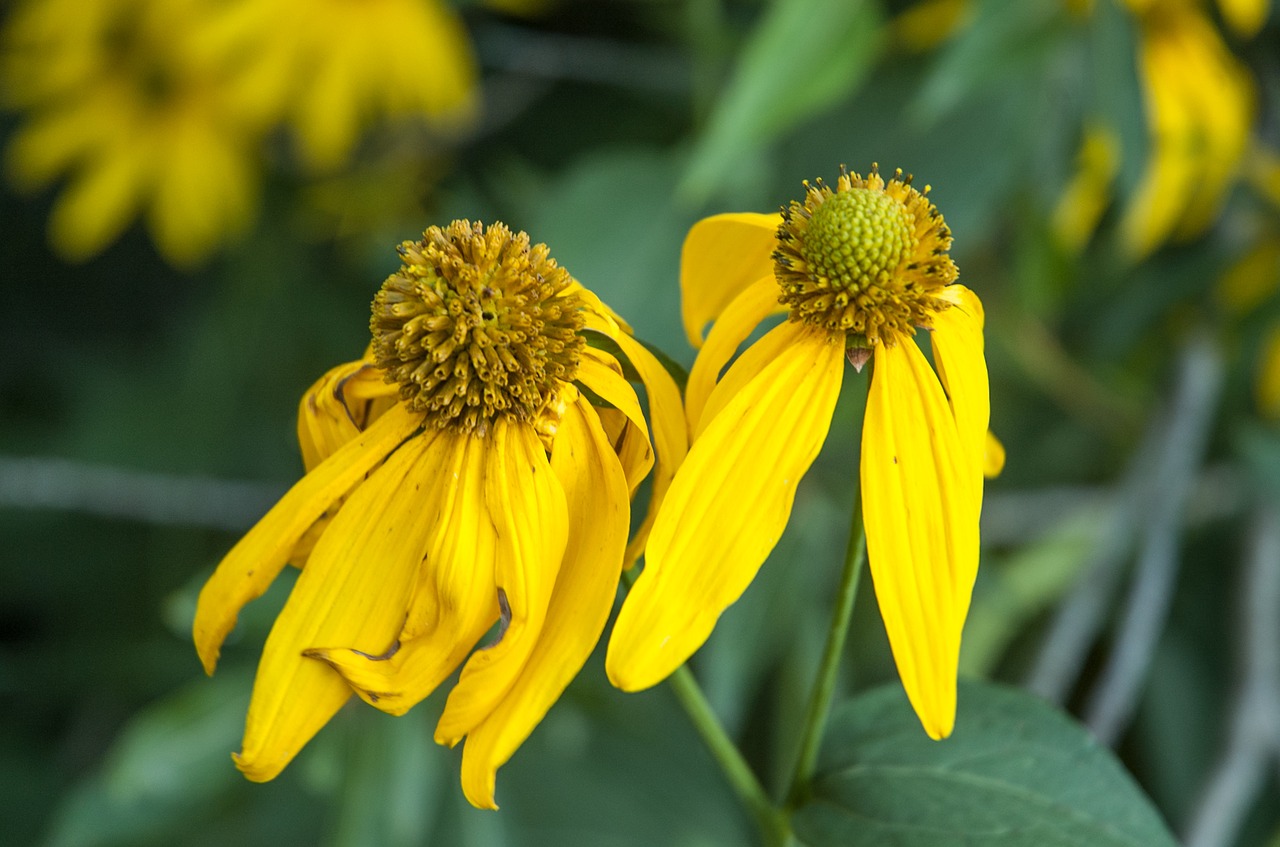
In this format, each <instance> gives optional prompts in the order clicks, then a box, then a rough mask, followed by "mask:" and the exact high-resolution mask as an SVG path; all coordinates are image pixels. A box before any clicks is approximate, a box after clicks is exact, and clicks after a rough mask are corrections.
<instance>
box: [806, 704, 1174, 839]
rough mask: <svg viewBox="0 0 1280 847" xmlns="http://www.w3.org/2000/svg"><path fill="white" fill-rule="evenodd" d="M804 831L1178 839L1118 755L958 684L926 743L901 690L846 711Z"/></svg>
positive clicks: (1050, 714) (1041, 707)
mask: <svg viewBox="0 0 1280 847" xmlns="http://www.w3.org/2000/svg"><path fill="white" fill-rule="evenodd" d="M795 828H796V833H797V835H798V836H799V837H800V838H801V839H802V840H803V841H804V842H805V843H806V844H810V845H813V847H825V845H841V847H860V845H868V847H869V846H870V845H876V847H886V846H887V845H892V847H951V845H972V847H1023V845H1025V847H1161V845H1170V847H1172V845H1173V844H1174V843H1175V842H1174V840H1173V837H1172V836H1171V835H1170V834H1169V831H1168V830H1167V828H1166V827H1165V824H1164V822H1163V821H1162V820H1161V819H1160V817H1159V815H1158V814H1157V813H1156V812H1155V811H1154V809H1152V807H1151V805H1150V802H1149V801H1148V800H1147V798H1146V797H1145V796H1144V795H1143V793H1142V792H1141V790H1140V789H1139V788H1138V786H1137V785H1136V784H1135V783H1134V781H1133V779H1132V778H1131V777H1130V776H1129V774H1128V773H1126V772H1125V771H1124V769H1123V768H1122V767H1121V766H1120V764H1119V763H1118V762H1117V761H1116V759H1115V757H1114V756H1113V755H1112V754H1111V751H1110V750H1108V749H1106V748H1105V747H1102V746H1101V745H1099V744H1098V743H1097V742H1096V741H1094V740H1093V739H1092V738H1091V737H1090V736H1089V735H1088V734H1087V733H1086V731H1085V730H1084V729H1082V728H1081V727H1080V726H1078V725H1076V724H1075V723H1074V722H1073V721H1072V720H1071V719H1070V718H1068V717H1067V716H1066V715H1063V714H1062V713H1060V712H1058V711H1057V710H1055V709H1054V708H1052V707H1051V706H1049V705H1047V704H1046V703H1044V702H1042V701H1040V700H1038V699H1036V698H1035V697H1032V696H1031V695H1029V694H1027V693H1025V692H1022V691H1018V690H1015V689H1010V688H1004V687H1000V686H996V685H992V684H989V683H980V682H964V683H961V685H960V711H959V715H958V719H957V722H956V728H955V732H954V733H953V734H952V736H951V738H949V739H947V740H946V741H942V742H936V741H931V740H929V738H928V737H927V736H926V735H925V734H924V732H923V731H922V730H921V729H920V724H919V722H918V721H917V720H916V716H915V714H914V713H913V712H912V711H911V707H910V706H909V705H908V704H907V700H906V697H905V696H904V695H903V693H902V689H901V688H899V687H898V686H896V685H895V686H892V687H885V688H880V689H876V690H875V691H872V692H871V693H869V694H866V695H863V696H861V697H858V698H856V699H854V700H853V701H851V702H849V703H848V704H846V705H845V706H844V707H842V708H841V709H840V710H839V711H838V712H837V713H836V715H835V716H834V717H833V720H832V723H831V727H830V729H829V730H828V735H827V739H826V742H825V748H824V750H823V757H822V760H821V761H820V764H819V772H818V778H817V780H816V782H815V784H814V790H813V795H812V797H811V798H810V799H809V800H808V802H807V803H806V804H805V805H804V806H803V807H802V808H801V809H800V810H799V811H798V812H797V814H796V818H795Z"/></svg>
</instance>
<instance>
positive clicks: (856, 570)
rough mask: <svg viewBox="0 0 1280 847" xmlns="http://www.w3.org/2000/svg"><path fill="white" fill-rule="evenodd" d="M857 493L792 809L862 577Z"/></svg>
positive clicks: (800, 794) (822, 721) (802, 788)
mask: <svg viewBox="0 0 1280 847" xmlns="http://www.w3.org/2000/svg"><path fill="white" fill-rule="evenodd" d="M859 494H860V492H857V491H855V492H854V495H853V517H852V520H851V522H850V526H849V546H848V548H847V549H846V551H845V556H844V572H843V573H842V574H841V575H840V588H839V590H838V591H837V593H836V605H835V609H834V610H832V613H831V627H830V629H828V630H827V643H826V646H825V647H824V648H823V650H822V662H821V664H820V665H819V666H818V676H817V677H816V678H815V679H814V681H813V690H812V692H810V695H809V709H808V712H807V713H806V714H805V721H804V732H803V734H802V735H801V736H800V753H799V755H798V756H797V757H796V766H795V770H794V771H792V775H791V787H790V788H789V789H788V790H787V807H788V808H795V807H796V806H798V805H799V804H800V803H801V802H803V801H804V799H805V795H806V794H807V793H808V791H809V783H810V781H811V780H812V779H813V771H814V768H815V767H817V764H818V748H819V746H820V745H821V744H822V734H823V732H824V731H825V730H826V727H827V717H828V714H829V712H830V707H831V695H832V694H833V693H835V687H836V675H837V672H838V671H839V670H840V656H841V655H842V654H843V653H844V642H845V638H846V637H847V636H848V634H849V619H850V618H851V617H852V616H853V603H854V600H856V599H857V597H858V582H859V579H860V577H861V576H862V561H863V559H865V558H866V552H867V536H866V533H865V531H864V530H863V526H862V498H861V497H860V496H859Z"/></svg>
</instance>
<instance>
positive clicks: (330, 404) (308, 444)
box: [298, 359, 398, 471]
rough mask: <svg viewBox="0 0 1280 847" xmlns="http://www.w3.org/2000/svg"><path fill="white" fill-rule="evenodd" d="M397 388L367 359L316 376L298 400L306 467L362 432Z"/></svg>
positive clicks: (393, 398)
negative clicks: (385, 379)
mask: <svg viewBox="0 0 1280 847" xmlns="http://www.w3.org/2000/svg"><path fill="white" fill-rule="evenodd" d="M397 392H398V386H396V385H395V384H388V383H387V382H385V381H384V380H383V378H382V371H380V370H378V369H377V368H376V367H374V366H373V364H372V363H371V362H370V361H369V360H368V359H357V360H356V361H354V362H347V363H345V364H341V365H338V366H337V367H335V368H332V369H331V370H329V372H328V373H326V374H325V375H324V376H322V377H320V379H318V380H316V382H315V383H314V384H313V385H312V386H311V387H310V388H308V389H307V391H306V393H304V394H303V395H302V400H301V401H299V403H298V446H299V447H300V448H301V450H302V462H303V465H304V466H305V467H306V469H307V470H308V471H310V470H311V469H313V468H314V467H316V466H317V465H319V464H320V463H321V462H323V461H324V460H325V459H327V458H329V457H330V456H331V455H333V454H334V453H336V452H337V451H338V450H339V449H341V448H342V446H343V445H344V444H346V443H347V442H348V441H350V440H351V439H353V438H355V437H356V436H357V435H359V434H360V433H361V432H363V431H364V430H365V429H366V428H367V427H368V426H369V424H371V423H373V421H375V420H377V419H378V417H379V416H380V415H381V414H382V413H383V412H385V411H386V410H387V409H388V408H390V407H391V405H392V404H393V403H394V401H395V398H396V394H397Z"/></svg>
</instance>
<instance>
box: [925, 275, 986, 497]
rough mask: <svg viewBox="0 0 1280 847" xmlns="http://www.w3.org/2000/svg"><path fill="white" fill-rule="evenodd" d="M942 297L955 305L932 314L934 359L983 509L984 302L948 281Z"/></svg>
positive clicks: (931, 337) (984, 431) (964, 456)
mask: <svg viewBox="0 0 1280 847" xmlns="http://www.w3.org/2000/svg"><path fill="white" fill-rule="evenodd" d="M943 296H945V297H946V299H948V300H950V301H951V302H952V303H953V305H952V307H951V308H950V309H946V310H944V311H942V312H939V313H938V314H937V315H935V316H934V318H933V332H932V333H931V334H930V340H931V341H932V342H933V357H934V361H935V362H937V365H938V376H939V377H941V378H942V385H943V387H944V388H945V389H946V390H947V396H948V398H949V400H950V404H951V413H952V414H953V415H954V416H955V420H956V429H957V431H958V433H959V435H960V443H961V444H962V445H963V446H964V453H963V458H964V460H965V461H966V462H967V463H968V467H969V468H970V470H969V472H967V474H966V478H967V479H969V481H970V485H973V486H976V491H975V492H974V496H975V498H976V502H977V504H978V507H979V508H981V505H982V473H981V470H982V468H983V467H984V466H985V456H986V450H987V427H988V425H989V424H990V422H991V389H990V386H989V384H988V380H987V360H986V358H985V357H984V355H983V338H982V327H983V323H984V313H983V309H982V301H981V300H979V299H978V295H976V294H974V293H973V292H972V291H970V290H969V289H968V288H965V287H964V286H963V285H959V284H955V285H948V286H947V287H946V289H944V293H943Z"/></svg>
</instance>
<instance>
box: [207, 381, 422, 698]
mask: <svg viewBox="0 0 1280 847" xmlns="http://www.w3.org/2000/svg"><path fill="white" fill-rule="evenodd" d="M419 424H420V416H418V415H414V414H412V413H410V412H408V411H407V410H406V409H405V408H404V406H403V405H400V404H397V405H396V406H395V407H393V408H392V409H391V410H390V411H388V412H387V413H386V414H385V415H383V416H382V418H380V419H379V420H378V422H377V423H376V424H374V425H373V426H372V427H370V428H369V429H368V430H366V431H365V432H364V434H362V435H361V436H360V437H359V438H356V439H355V440H353V441H351V442H349V443H348V444H347V445H346V446H345V447H343V448H342V449H341V450H339V451H338V452H337V453H335V454H333V455H332V456H331V457H329V459H328V460H327V461H325V462H324V463H322V464H321V465H319V466H318V467H317V468H316V469H315V470H314V471H312V472H311V473H309V474H307V475H306V476H304V477H303V478H302V479H300V480H299V481H298V482H297V484H295V485H294V486H293V488H291V489H289V491H288V493H287V494H285V495H284V497H282V498H281V499H280V502H278V503H276V505H275V506H273V507H272V508H271V511H269V512H267V514H266V515H265V516H263V518H262V520H260V521H258V523H257V524H256V525H255V526H254V527H253V529H251V530H249V532H248V533H246V534H245V536H244V538H241V539H240V541H239V542H238V543H237V544H236V546H235V547H233V548H231V552H230V553H228V554H227V555H226V557H225V558H224V559H223V560H222V562H221V563H220V564H219V565H218V569H217V570H216V571H215V572H214V574H213V576H211V577H210V578H209V581H208V582H206V583H205V585H204V588H203V589H201V591H200V599H199V602H198V603H197V605H196V617H195V623H194V625H193V626H192V637H193V639H194V640H195V645H196V652H197V653H199V654H200V661H201V662H203V663H204V669H205V672H206V673H213V669H214V667H215V666H216V665H217V663H218V654H219V651H220V650H221V648H222V642H223V640H225V639H226V637H227V633H229V632H231V630H232V628H233V627H234V626H235V624H236V616H237V615H239V614H240V610H241V609H242V608H244V605H245V604H246V603H248V602H249V601H250V600H253V599H255V598H257V597H260V596H261V595H262V593H263V592H264V591H266V590H267V587H268V586H270V585H271V582H272V580H274V579H275V578H276V576H277V575H278V574H279V573H280V571H281V569H282V568H284V566H285V563H286V562H287V560H288V558H289V554H290V552H291V551H292V550H293V549H294V545H295V544H296V543H297V541H298V539H299V538H301V537H302V535H303V533H305V532H306V531H307V529H308V528H309V527H310V526H311V525H312V524H314V523H315V522H316V521H317V520H319V519H320V518H321V517H322V516H323V515H324V513H325V511H326V510H328V509H329V508H330V507H331V506H332V505H333V504H334V503H335V502H337V501H338V500H339V499H341V498H342V496H343V495H345V494H346V493H347V492H348V491H350V490H351V488H352V487H353V486H355V485H356V484H357V483H359V482H360V480H361V479H362V478H363V477H364V476H365V474H367V473H369V471H371V470H372V469H373V468H374V467H376V466H377V465H378V463H379V462H381V461H382V460H383V459H384V458H386V456H387V455H388V454H389V453H391V451H392V450H395V449H396V446H397V445H399V444H400V443H401V442H402V441H404V440H405V439H406V438H408V437H409V435H410V434H412V433H413V431H414V430H415V429H417V428H418V426H419Z"/></svg>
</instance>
